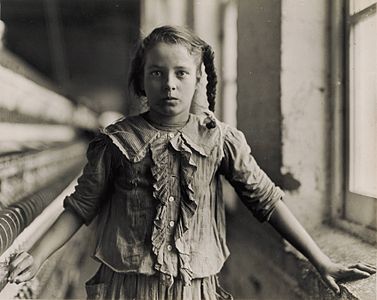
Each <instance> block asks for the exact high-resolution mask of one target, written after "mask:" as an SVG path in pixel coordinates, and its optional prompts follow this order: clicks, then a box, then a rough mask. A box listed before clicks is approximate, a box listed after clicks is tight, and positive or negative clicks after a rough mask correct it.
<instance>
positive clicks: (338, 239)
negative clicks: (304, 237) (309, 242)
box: [286, 225, 377, 300]
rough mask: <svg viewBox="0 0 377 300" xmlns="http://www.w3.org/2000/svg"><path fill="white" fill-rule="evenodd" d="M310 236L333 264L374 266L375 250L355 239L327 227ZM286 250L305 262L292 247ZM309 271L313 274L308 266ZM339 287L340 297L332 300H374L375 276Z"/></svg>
mask: <svg viewBox="0 0 377 300" xmlns="http://www.w3.org/2000/svg"><path fill="white" fill-rule="evenodd" d="M311 235H312V236H313V238H314V240H315V241H316V242H317V243H318V245H319V246H320V248H321V249H322V250H323V252H324V253H326V254H327V255H328V256H329V257H330V258H331V259H332V260H333V261H334V262H338V263H341V264H343V265H345V266H351V265H355V264H356V263H358V262H364V263H369V264H372V265H376V258H377V249H376V248H375V247H374V246H372V245H371V244H368V243H365V242H363V241H361V240H360V239H359V238H357V237H354V236H351V235H350V234H348V233H346V232H343V231H341V230H339V229H337V228H333V227H330V226H327V225H323V226H321V227H320V228H317V229H316V231H315V232H313V233H311ZM286 250H287V251H288V252H291V253H293V254H294V255H295V256H296V258H299V259H300V260H305V259H304V258H303V256H302V255H301V254H299V253H298V252H297V251H296V250H295V249H293V247H292V246H290V245H287V248H286ZM305 261H306V260H305ZM308 264H309V263H308ZM309 270H312V271H313V272H315V271H314V268H313V267H312V266H309ZM309 272H310V271H309ZM311 277H312V276H311ZM312 278H313V277H312ZM314 278H318V279H319V275H318V274H316V275H315V276H314ZM340 286H341V296H340V297H336V296H335V295H334V299H353V300H354V299H362V300H369V299H371V300H372V299H376V295H377V294H376V274H374V275H372V276H370V277H369V278H366V279H362V280H357V281H352V282H346V283H342V284H340ZM326 299H331V298H330V297H329V298H326Z"/></svg>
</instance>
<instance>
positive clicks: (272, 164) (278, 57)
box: [221, 0, 331, 299]
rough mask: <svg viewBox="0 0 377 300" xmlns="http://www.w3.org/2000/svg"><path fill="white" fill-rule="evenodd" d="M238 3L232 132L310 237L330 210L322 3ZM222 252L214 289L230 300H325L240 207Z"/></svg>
mask: <svg viewBox="0 0 377 300" xmlns="http://www.w3.org/2000/svg"><path fill="white" fill-rule="evenodd" d="M238 3H239V7H238V41H239V42H238V74H237V77H238V87H237V88H238V97H237V104H238V110H237V121H238V127H239V128H240V129H241V130H242V131H243V132H244V133H245V136H246V138H247V140H248V142H249V144H250V145H251V149H252V154H253V155H254V156H255V158H256V160H257V162H258V163H259V164H260V166H261V167H262V168H263V169H264V170H265V171H266V173H267V174H268V175H269V176H270V177H271V178H272V179H273V180H274V181H275V182H276V183H277V184H278V185H280V186H281V187H282V188H283V189H284V190H285V193H286V196H285V201H286V203H287V204H288V206H289V207H290V208H291V209H292V211H293V212H294V214H295V215H296V216H297V217H298V219H299V220H300V221H301V222H302V223H303V225H304V226H305V227H306V228H307V229H308V230H309V231H310V232H314V229H315V228H316V227H318V226H319V225H320V224H321V223H322V222H323V220H324V218H325V217H326V214H325V208H326V207H327V201H328V200H329V199H328V191H327V181H326V179H327V177H328V164H327V163H328V159H329V157H328V155H326V153H329V150H330V149H329V148H328V146H327V145H328V142H329V141H328V140H327V135H326V130H327V129H328V126H329V119H328V114H329V107H328V94H327V81H328V74H327V72H328V71H329V70H328V68H327V66H328V64H327V59H328V58H327V57H328V50H329V49H328V46H327V39H328V25H327V21H328V14H329V9H328V7H327V3H326V1H324V0H322V1H309V0H307V1H299V2H297V1H292V0H285V1H274V0H269V1H257V0H255V1H246V0H241V1H239V2H238ZM228 243H229V246H230V250H231V257H230V259H229V261H228V262H227V263H226V265H225V267H224V269H223V272H222V277H221V279H222V282H223V284H224V286H225V287H226V288H227V289H229V290H230V291H231V292H232V293H233V295H234V296H235V297H236V298H251V297H255V298H256V299H316V298H318V297H322V298H323V299H324V298H326V297H329V299H330V298H331V293H329V291H328V290H326V287H324V286H323V285H322V284H321V283H320V281H318V277H317V276H318V275H317V273H316V272H314V271H313V268H312V267H311V266H310V265H308V264H307V263H306V262H305V260H300V259H298V258H297V257H299V256H297V255H296V254H295V252H294V251H293V252H291V248H290V247H287V245H286V243H285V242H284V241H283V240H282V239H281V238H280V237H279V236H278V235H277V234H276V233H275V232H274V231H273V229H272V228H271V227H270V226H269V225H266V224H259V223H258V222H256V221H255V220H254V219H253V218H252V216H251V214H250V213H248V212H247V211H245V210H244V208H243V207H239V208H238V210H237V211H236V212H235V213H230V214H229V215H228ZM288 249H290V250H288ZM239 274H242V276H239Z"/></svg>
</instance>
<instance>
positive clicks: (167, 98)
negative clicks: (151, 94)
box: [162, 97, 178, 101]
mask: <svg viewBox="0 0 377 300" xmlns="http://www.w3.org/2000/svg"><path fill="white" fill-rule="evenodd" d="M162 100H164V101H175V100H178V98H175V97H165V98H163V99H162Z"/></svg>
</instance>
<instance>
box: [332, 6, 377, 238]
mask: <svg viewBox="0 0 377 300" xmlns="http://www.w3.org/2000/svg"><path fill="white" fill-rule="evenodd" d="M373 5H374V6H376V4H372V5H371V6H373ZM371 6H369V7H367V8H366V9H363V10H361V11H360V12H357V13H355V14H354V15H351V16H349V13H348V12H349V0H334V1H331V13H330V14H331V15H330V23H331V24H330V25H331V31H330V59H331V61H330V68H331V76H330V87H331V104H332V107H331V114H332V133H331V135H332V143H331V146H332V148H331V149H332V151H331V156H330V166H331V179H330V180H331V198H332V199H331V223H332V224H333V225H335V226H336V227H339V228H342V229H344V230H346V231H348V232H350V233H351V234H354V235H357V236H359V237H360V238H361V239H362V240H364V241H366V242H369V243H371V244H377V231H376V230H374V229H371V228H368V227H366V226H364V225H360V224H358V223H356V222H353V221H351V220H349V219H347V218H346V205H347V202H346V201H348V200H349V197H353V196H355V198H357V199H359V200H360V195H357V194H353V193H351V192H349V191H348V182H349V176H348V170H349V151H348V148H349V138H348V132H349V126H348V125H349V100H350V99H349V93H348V88H349V83H350V81H349V80H350V79H349V72H348V68H349V59H348V57H349V47H348V45H349V36H350V26H351V24H353V23H354V22H355V21H357V20H358V19H359V18H360V17H363V15H364V14H365V11H366V10H370V9H371V8H370V7H371ZM372 9H373V8H372ZM362 198H364V200H365V199H366V198H370V197H364V196H363V197H362ZM371 199H374V198H371Z"/></svg>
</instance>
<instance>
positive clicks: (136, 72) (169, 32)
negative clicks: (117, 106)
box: [128, 26, 217, 111]
mask: <svg viewBox="0 0 377 300" xmlns="http://www.w3.org/2000/svg"><path fill="white" fill-rule="evenodd" d="M157 43H167V44H179V45H183V46H185V47H186V48H187V50H188V51H189V53H190V54H191V55H194V56H195V57H197V59H198V61H197V63H198V77H199V76H200V75H201V68H200V66H201V63H203V64H204V69H205V72H206V74H207V87H206V88H207V100H208V103H209V106H208V108H209V110H211V111H215V98H216V84H217V75H216V70H215V63H214V52H213V50H212V47H211V46H210V45H208V44H207V43H206V42H205V41H203V40H202V39H201V38H199V37H198V36H197V35H196V34H194V33H193V32H192V31H190V30H188V29H185V28H180V27H175V26H162V27H158V28H156V29H154V30H153V31H152V32H151V33H150V34H149V35H148V36H147V37H145V38H144V39H143V40H142V41H141V42H140V44H139V45H138V47H137V49H136V53H135V56H134V58H133V60H132V62H131V69H130V74H129V79H128V86H129V87H131V88H132V89H133V91H134V93H135V94H136V95H137V96H139V97H140V96H145V91H144V90H143V87H142V84H141V83H142V80H143V77H144V65H145V58H146V54H147V52H148V50H150V49H151V48H152V47H154V46H155V45H156V44H157Z"/></svg>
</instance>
